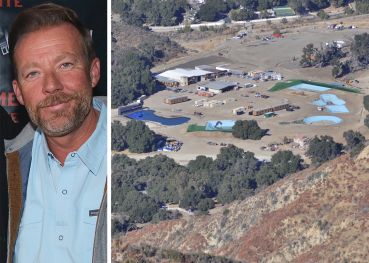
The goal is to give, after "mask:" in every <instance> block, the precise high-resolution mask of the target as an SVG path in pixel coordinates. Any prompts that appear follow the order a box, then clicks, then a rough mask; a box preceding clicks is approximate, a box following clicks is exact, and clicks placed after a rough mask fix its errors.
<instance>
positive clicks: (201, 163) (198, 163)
mask: <svg viewBox="0 0 369 263" xmlns="http://www.w3.org/2000/svg"><path fill="white" fill-rule="evenodd" d="M212 167H213V159H212V158H211V157H206V156H204V155H198V156H196V159H195V160H191V161H189V162H188V165H187V168H188V170H189V171H190V173H196V172H198V171H200V170H211V169H212Z"/></svg>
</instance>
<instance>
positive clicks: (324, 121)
mask: <svg viewBox="0 0 369 263" xmlns="http://www.w3.org/2000/svg"><path fill="white" fill-rule="evenodd" d="M304 122H305V123H306V124H315V123H318V124H321V125H332V124H339V123H341V122H342V119H341V118H338V117H336V116H310V117H306V118H305V119H304Z"/></svg>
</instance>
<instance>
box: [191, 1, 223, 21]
mask: <svg viewBox="0 0 369 263" xmlns="http://www.w3.org/2000/svg"><path fill="white" fill-rule="evenodd" d="M227 11H228V6H227V4H226V3H225V2H224V1H223V0H208V1H206V2H205V4H203V5H202V6H201V7H200V10H199V11H198V13H197V17H198V18H199V19H201V20H203V21H216V20H218V19H220V18H221V16H222V14H224V13H225V12H227Z"/></svg>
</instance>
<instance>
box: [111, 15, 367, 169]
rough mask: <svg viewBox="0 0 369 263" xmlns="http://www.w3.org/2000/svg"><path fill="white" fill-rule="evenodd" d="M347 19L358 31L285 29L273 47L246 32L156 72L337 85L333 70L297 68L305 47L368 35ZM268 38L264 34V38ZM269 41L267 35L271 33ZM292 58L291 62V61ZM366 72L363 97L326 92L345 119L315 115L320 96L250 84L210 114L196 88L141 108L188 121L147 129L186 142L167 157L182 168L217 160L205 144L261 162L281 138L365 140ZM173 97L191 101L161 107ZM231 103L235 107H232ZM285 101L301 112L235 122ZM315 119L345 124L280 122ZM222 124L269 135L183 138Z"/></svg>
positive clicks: (223, 96)
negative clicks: (271, 74) (265, 74)
mask: <svg viewBox="0 0 369 263" xmlns="http://www.w3.org/2000/svg"><path fill="white" fill-rule="evenodd" d="M355 19H356V20H355V21H351V20H353V18H349V19H347V20H344V19H341V20H340V21H343V24H344V25H360V26H359V28H357V29H352V30H348V29H346V30H342V31H333V30H330V29H327V25H328V24H330V23H333V22H331V21H330V22H319V23H316V24H310V25H307V26H304V27H302V28H293V29H288V30H287V29H286V31H288V32H289V33H286V34H284V38H280V39H273V40H271V41H263V40H256V39H255V36H256V34H258V35H259V34H260V33H261V31H260V29H258V31H256V30H255V32H253V31H251V32H250V31H249V35H248V36H247V37H246V38H244V39H241V40H233V39H228V40H224V41H219V43H218V44H217V45H216V47H215V48H214V49H212V50H206V51H201V52H200V53H197V54H193V55H189V56H187V57H185V58H180V59H176V60H174V61H172V62H170V63H167V64H165V65H161V66H159V67H157V68H156V69H155V70H163V69H164V68H166V69H168V68H174V67H192V66H195V65H203V64H208V65H209V64H210V65H227V66H228V67H230V68H233V69H242V70H244V71H246V72H247V71H251V70H274V71H277V72H280V73H282V75H283V76H284V79H285V80H287V79H306V80H314V81H320V82H326V83H331V82H337V80H335V79H333V78H332V76H331V68H329V67H327V68H324V69H321V68H309V69H303V68H300V67H299V65H298V61H299V59H300V56H301V53H302V48H303V47H305V46H306V45H307V44H308V43H313V44H314V46H317V47H320V46H321V45H324V44H325V42H331V41H334V40H343V41H345V42H347V43H349V41H350V39H352V38H353V36H354V35H355V34H359V33H363V32H369V26H368V24H367V23H366V21H367V17H365V18H363V19H365V21H364V22H363V21H361V20H357V19H358V18H355ZM262 33H263V34H265V35H268V32H265V31H264V32H262ZM269 35H270V32H269ZM294 57H295V58H296V60H295V61H293V58H294ZM368 73H369V72H368V71H367V72H357V73H355V74H354V76H350V77H355V78H356V79H358V80H359V84H358V87H359V88H361V91H362V94H353V93H347V92H342V91H337V90H329V91H327V92H324V93H329V94H336V95H337V96H338V97H339V98H341V99H343V100H345V101H346V106H347V108H348V109H349V111H350V113H346V114H331V113H327V112H319V111H318V110H317V108H316V106H314V105H313V104H312V101H313V100H314V99H317V98H318V97H319V93H315V92H304V94H303V95H301V94H296V92H293V91H291V90H283V91H279V92H273V93H271V92H268V91H267V90H268V89H269V88H271V87H272V86H273V85H274V84H275V83H276V82H274V81H268V82H254V83H256V84H257V87H255V88H249V89H241V90H238V91H230V92H226V93H223V94H220V95H216V96H215V97H213V98H210V100H212V99H214V100H219V101H225V104H223V105H221V106H217V107H214V108H205V107H195V106H194V102H195V100H199V99H203V97H199V96H197V95H195V94H194V91H195V90H196V87H197V86H198V84H199V83H198V84H194V85H190V86H187V87H183V88H184V90H185V92H183V93H174V92H173V91H168V90H164V91H161V92H159V93H157V94H155V95H153V96H151V97H150V98H148V99H147V100H145V107H148V108H150V109H153V110H155V111H156V114H158V115H161V116H166V117H169V116H185V117H189V118H191V120H190V121H189V123H186V124H183V125H179V126H161V125H158V124H154V123H150V124H149V126H150V127H151V128H152V129H153V130H154V131H155V132H157V133H161V134H163V135H166V136H169V137H174V138H176V139H178V140H181V141H183V142H184V145H183V147H182V149H181V150H180V151H179V152H176V153H166V154H168V156H170V157H173V158H174V159H176V160H177V161H178V162H180V163H182V164H184V163H187V162H188V161H189V160H191V159H194V158H195V157H196V156H197V155H201V154H202V155H207V156H211V157H215V156H216V154H217V153H218V152H219V149H220V146H214V145H209V144H208V142H209V141H212V142H217V143H220V142H224V143H231V144H234V145H236V146H238V147H240V148H243V149H245V150H249V151H252V152H255V154H256V155H257V156H258V157H259V158H262V159H268V158H270V156H271V155H272V154H273V153H274V152H270V151H262V150H261V149H260V147H261V146H265V145H267V144H269V143H273V142H276V143H279V142H281V141H282V139H283V137H284V136H287V137H291V138H293V137H295V136H301V135H305V136H308V137H313V136H315V135H324V134H328V135H330V136H333V137H334V138H335V140H336V141H341V142H343V138H342V133H343V132H344V131H346V130H349V129H353V130H359V131H360V132H362V133H363V134H364V135H365V136H366V137H367V138H368V137H369V132H368V129H367V128H366V127H363V118H364V117H365V115H366V114H367V113H366V112H363V108H362V97H363V94H369V77H368V76H369V74H368ZM223 80H226V81H237V82H239V83H241V84H243V83H246V82H253V81H249V80H246V79H242V78H235V77H226V78H224V79H223ZM254 92H260V93H262V94H266V95H268V96H270V98H268V99H262V98H256V97H255V93H254ZM174 95H186V96H188V97H189V98H190V99H191V100H190V101H187V102H184V103H180V104H175V105H167V104H164V103H163V100H164V98H167V97H171V96H174ZM232 100H234V101H232ZM286 101H288V102H289V103H291V104H294V105H298V106H300V107H301V108H300V109H299V110H296V111H294V112H287V111H285V110H283V111H279V112H276V113H277V114H278V115H277V116H276V117H273V118H268V119H266V118H263V117H262V116H258V117H253V116H249V115H248V114H244V115H240V116H234V115H233V114H232V109H234V108H236V107H240V106H246V107H247V106H253V107H254V108H260V107H264V106H267V105H276V104H281V103H283V102H286ZM194 111H198V112H201V113H203V116H202V117H197V116H194V115H193V113H194ZM313 115H334V116H337V117H340V118H342V119H343V122H342V123H341V124H338V125H329V126H322V125H305V124H288V125H282V124H280V122H291V121H295V120H301V119H303V118H305V117H308V116H313ZM112 118H113V119H119V120H121V121H123V122H124V121H126V120H125V119H124V118H122V117H117V116H116V112H115V111H113V112H112ZM224 119H232V120H236V119H255V120H257V121H258V123H259V125H260V126H261V127H262V128H265V129H269V130H270V131H269V135H268V136H265V137H264V138H263V139H262V140H260V141H251V140H245V141H244V140H239V139H236V138H233V136H232V135H231V134H229V133H220V132H194V133H187V132H186V130H187V127H188V124H191V123H196V124H199V125H205V123H206V121H208V120H224ZM283 147H285V148H286V149H291V148H290V147H289V146H283ZM294 151H295V152H296V153H299V154H303V151H301V150H297V149H294ZM144 156H146V155H139V156H137V155H132V157H139V158H142V157H144Z"/></svg>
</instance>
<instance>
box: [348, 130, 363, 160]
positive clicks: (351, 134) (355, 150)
mask: <svg viewBox="0 0 369 263" xmlns="http://www.w3.org/2000/svg"><path fill="white" fill-rule="evenodd" d="M343 137H344V138H345V140H346V147H345V149H346V150H347V151H349V152H350V154H351V156H355V155H357V154H359V153H360V152H361V150H362V149H364V147H365V137H364V136H363V135H362V134H361V133H360V132H358V131H353V130H349V131H346V132H344V133H343Z"/></svg>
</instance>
